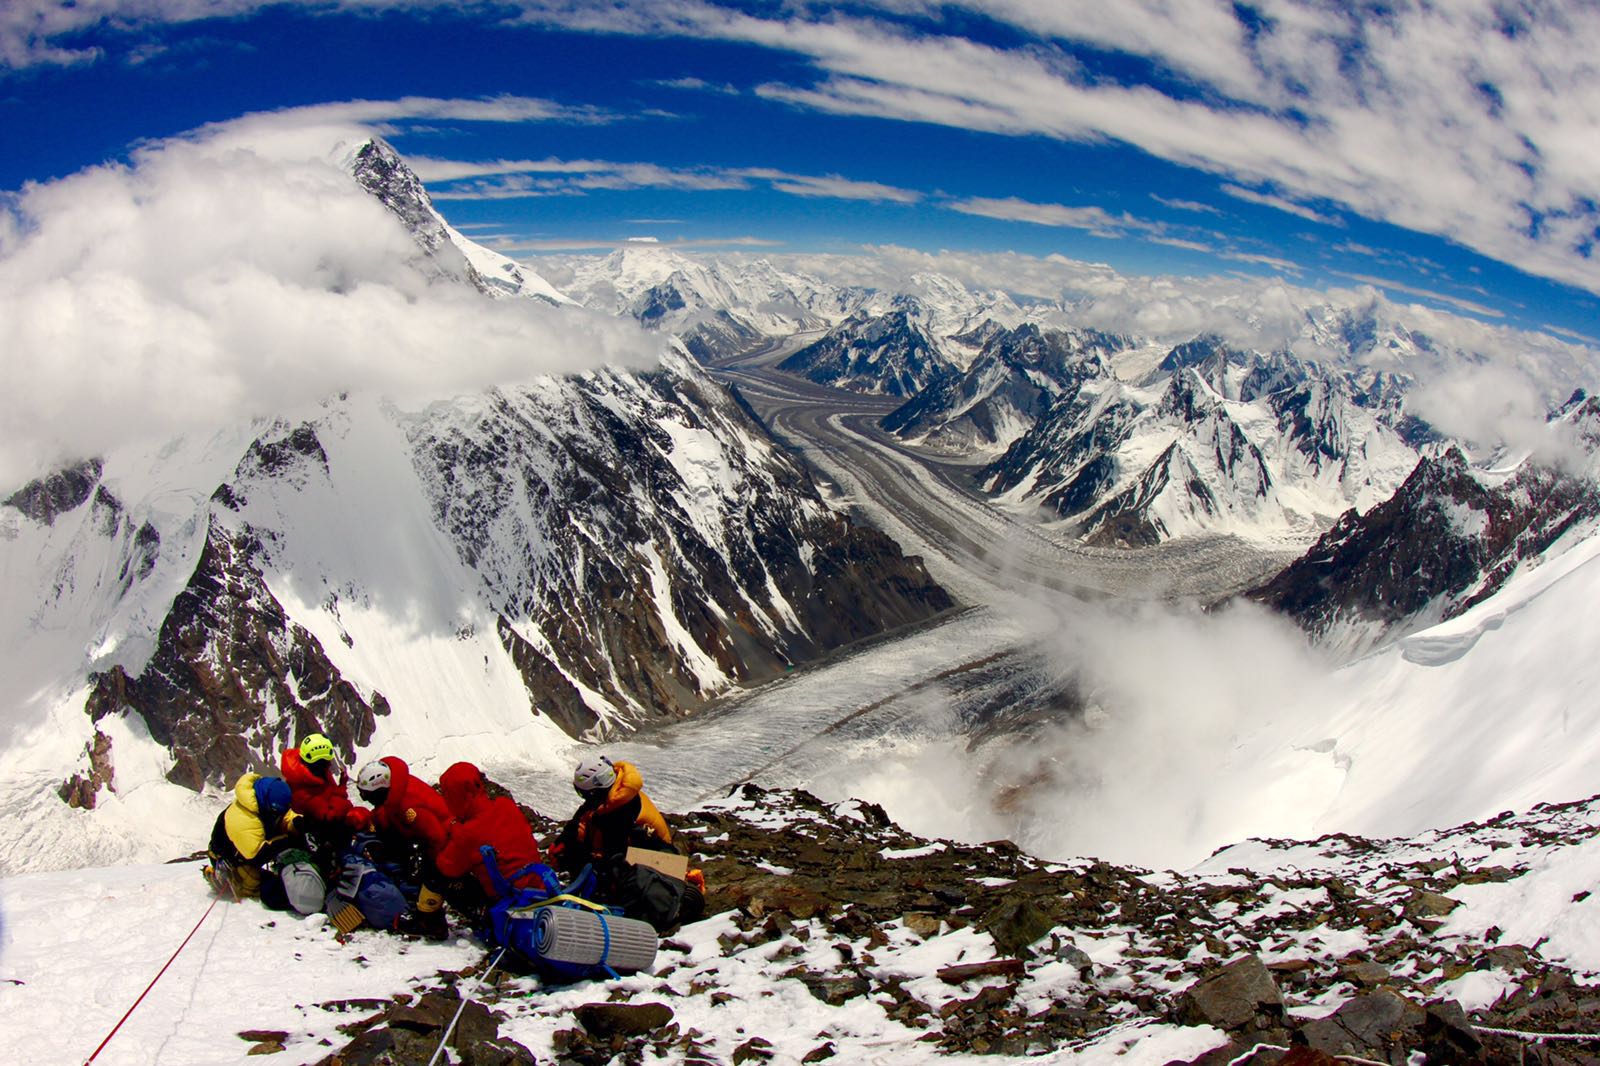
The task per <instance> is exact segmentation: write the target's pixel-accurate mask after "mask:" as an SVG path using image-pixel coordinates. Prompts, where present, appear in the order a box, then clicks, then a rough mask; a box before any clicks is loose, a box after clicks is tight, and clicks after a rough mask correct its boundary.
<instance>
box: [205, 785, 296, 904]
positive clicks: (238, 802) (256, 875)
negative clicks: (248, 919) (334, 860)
mask: <svg viewBox="0 0 1600 1066" xmlns="http://www.w3.org/2000/svg"><path fill="white" fill-rule="evenodd" d="M291 798H292V797H291V793H290V791H289V786H288V784H287V783H285V782H284V780H283V779H282V778H280V777H263V776H262V775H260V774H255V773H247V774H244V775H242V776H241V777H240V778H239V780H238V781H237V782H236V783H235V784H234V786H233V802H232V803H230V804H228V809H227V810H225V811H223V812H222V813H221V814H219V815H217V821H216V824H215V825H213V826H212V828H211V846H210V848H209V850H208V854H209V855H210V858H211V863H212V867H211V871H212V872H211V877H212V883H213V884H214V885H217V886H218V888H219V890H223V889H225V890H226V891H227V892H228V893H229V894H231V895H232V896H233V897H234V898H237V899H251V898H256V897H260V899H261V902H262V903H263V904H264V905H265V906H267V907H269V908H271V909H273V910H294V911H297V912H299V913H301V914H311V913H313V912H315V911H317V910H320V909H321V907H322V903H323V899H322V895H323V884H322V877H321V875H320V874H318V873H317V871H316V867H315V866H314V865H312V863H311V856H310V855H309V853H307V852H306V851H305V842H304V840H303V839H301V837H300V834H299V829H298V826H297V825H296V822H297V821H298V820H299V817H300V816H299V815H297V814H295V813H294V812H293V811H291V810H290V809H289V804H290V801H291Z"/></svg>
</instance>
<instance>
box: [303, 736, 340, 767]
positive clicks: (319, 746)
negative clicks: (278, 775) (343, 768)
mask: <svg viewBox="0 0 1600 1066" xmlns="http://www.w3.org/2000/svg"><path fill="white" fill-rule="evenodd" d="M332 758H333V741H331V740H329V739H328V738H327V737H325V736H323V735H322V734H321V733H312V734H311V735H310V736H309V737H303V738H301V741H300V761H301V762H305V763H314V762H324V761H326V760H328V759H332Z"/></svg>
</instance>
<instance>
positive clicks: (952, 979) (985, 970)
mask: <svg viewBox="0 0 1600 1066" xmlns="http://www.w3.org/2000/svg"><path fill="white" fill-rule="evenodd" d="M1023 969H1024V968H1023V965H1022V960H1021V959H991V960H990V961H988V962H967V963H960V964H958V965H955V966H946V967H944V968H942V969H940V970H939V971H938V977H939V980H941V981H943V982H944V983H945V984H947V985H959V984H960V983H961V982H963V981H970V980H972V979H973V978H974V977H1021V976H1022V974H1023Z"/></svg>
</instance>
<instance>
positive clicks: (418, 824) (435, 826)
mask: <svg viewBox="0 0 1600 1066" xmlns="http://www.w3.org/2000/svg"><path fill="white" fill-rule="evenodd" d="M378 761H379V762H381V763H383V764H384V765H386V766H388V767H389V795H388V796H387V797H385V798H384V801H383V803H382V804H381V805H380V806H379V807H378V808H377V809H376V810H374V811H373V812H372V828H373V830H374V831H375V832H376V833H377V834H378V835H379V836H396V837H402V838H404V839H406V840H415V841H417V842H418V843H420V844H421V845H422V847H423V850H424V851H426V852H427V853H428V855H430V856H433V855H437V854H438V853H439V849H440V848H442V847H444V842H445V837H446V835H447V834H446V830H445V825H446V823H448V822H449V821H450V808H448V807H446V806H445V803H444V799H443V797H441V796H440V795H439V793H437V792H435V791H434V790H433V787H432V786H431V785H429V784H428V783H427V782H426V781H422V780H420V779H418V778H416V777H413V776H412V775H411V767H409V766H407V765H406V763H405V760H404V759H402V758H400V757H399V756H397V755H385V756H384V757H383V758H382V759H380V760H378Z"/></svg>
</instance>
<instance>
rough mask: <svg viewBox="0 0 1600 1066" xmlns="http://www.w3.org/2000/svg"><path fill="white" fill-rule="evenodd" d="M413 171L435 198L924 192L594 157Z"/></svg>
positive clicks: (891, 198)
mask: <svg viewBox="0 0 1600 1066" xmlns="http://www.w3.org/2000/svg"><path fill="white" fill-rule="evenodd" d="M414 169H415V170H416V172H417V176H418V177H420V178H421V179H422V180H423V181H425V182H432V183H437V184H438V185H440V186H442V187H441V188H436V189H434V190H433V191H432V195H433V196H434V198H435V199H438V200H506V199H518V198H522V197H531V196H562V195H582V194H583V193H586V192H590V191H593V190H597V189H605V190H613V191H615V190H626V189H677V190H681V191H688V192H717V191H725V190H730V189H749V188H753V187H755V186H756V185H757V184H765V185H767V186H768V187H770V188H771V189H772V190H773V191H775V192H781V193H785V194H786V195H789V196H806V197H825V198H829V199H835V200H870V201H874V202H879V203H899V204H914V203H917V202H919V201H921V200H922V199H923V194H922V193H920V192H917V191H915V190H913V189H901V188H896V187H895V186H893V185H885V184H883V183H882V182H876V181H858V180H855V179H852V178H846V177H843V176H841V175H838V174H825V175H820V176H818V175H809V174H793V173H790V172H788V171H783V170H774V169H771V168H768V167H681V168H674V167H663V166H659V165H657V164H654V163H616V162H610V161H607V160H598V159H555V158H550V159H519V160H511V159H496V160H486V161H483V162H470V161H462V160H453V159H434V158H423V159H420V160H418V161H417V162H416V165H415V167H414Z"/></svg>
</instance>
